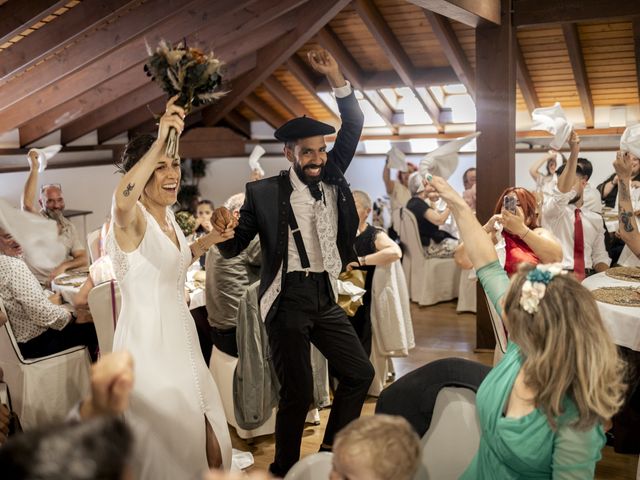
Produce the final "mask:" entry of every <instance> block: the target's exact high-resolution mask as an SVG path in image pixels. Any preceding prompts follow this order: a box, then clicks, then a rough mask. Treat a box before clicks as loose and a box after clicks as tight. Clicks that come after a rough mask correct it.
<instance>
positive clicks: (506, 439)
mask: <svg viewBox="0 0 640 480" xmlns="http://www.w3.org/2000/svg"><path fill="white" fill-rule="evenodd" d="M478 279H479V280H480V282H481V283H482V286H483V288H484V290H485V292H486V293H487V296H488V297H489V299H490V300H491V302H493V304H494V305H495V307H496V311H498V312H499V313H500V314H502V306H501V305H500V300H501V298H502V296H503V295H504V294H505V293H506V291H507V289H508V287H509V278H508V277H507V274H506V273H505V271H504V269H503V268H502V267H501V266H500V263H499V262H498V261H495V262H492V263H490V264H488V265H485V266H484V267H482V268H481V269H479V270H478ZM521 367H522V356H521V354H520V348H519V347H518V346H517V345H516V344H515V343H513V342H509V345H508V347H507V352H506V354H505V355H504V357H503V358H502V360H501V361H500V363H499V364H498V365H497V366H496V367H495V368H493V370H491V372H490V373H489V375H487V377H486V378H485V379H484V381H483V382H482V384H481V385H480V388H479V389H478V394H477V396H476V405H477V412H478V418H479V420H480V428H481V429H482V435H481V438H480V446H479V448H478V452H477V453H476V456H475V457H474V458H473V460H472V461H471V464H470V465H469V466H468V467H467V470H466V471H465V473H464V474H463V475H462V477H460V478H461V479H493V478H496V479H500V480H507V479H516V478H517V479H554V480H555V479H558V480H566V479H576V480H578V479H579V480H584V479H588V478H593V475H594V470H595V465H596V462H598V460H600V457H601V454H600V451H601V449H602V447H603V446H604V444H605V436H604V431H603V428H602V425H600V424H598V425H596V426H594V427H592V428H590V429H588V430H586V431H580V430H576V429H575V428H572V427H571V426H570V425H569V424H570V423H571V422H572V421H575V419H576V418H577V416H578V411H577V408H576V406H575V404H574V403H573V401H572V400H571V399H570V398H569V397H568V396H566V397H565V399H564V401H563V409H564V413H563V414H562V415H561V416H560V417H559V418H557V419H556V422H557V424H558V427H557V429H556V430H555V431H554V430H552V429H551V426H550V425H549V422H548V421H547V417H546V416H545V414H544V413H543V412H542V411H541V410H540V409H536V410H534V411H533V412H531V413H529V414H528V415H526V416H524V417H521V418H510V417H505V416H504V412H505V410H506V406H507V402H508V400H509V395H510V393H511V389H512V388H513V384H514V382H515V379H516V376H517V375H518V372H519V371H520V368H521Z"/></svg>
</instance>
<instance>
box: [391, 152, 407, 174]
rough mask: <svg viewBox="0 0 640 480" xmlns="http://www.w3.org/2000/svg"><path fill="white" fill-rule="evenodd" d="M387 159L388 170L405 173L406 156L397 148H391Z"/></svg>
mask: <svg viewBox="0 0 640 480" xmlns="http://www.w3.org/2000/svg"><path fill="white" fill-rule="evenodd" d="M387 157H389V168H395V169H396V170H400V171H401V172H406V171H407V156H406V155H405V154H404V153H403V152H402V151H401V150H400V149H399V148H398V147H391V150H389V151H388V152H387Z"/></svg>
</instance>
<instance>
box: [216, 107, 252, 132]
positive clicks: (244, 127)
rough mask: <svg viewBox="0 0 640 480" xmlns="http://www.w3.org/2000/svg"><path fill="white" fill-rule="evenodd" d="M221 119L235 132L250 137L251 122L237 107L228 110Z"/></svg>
mask: <svg viewBox="0 0 640 480" xmlns="http://www.w3.org/2000/svg"><path fill="white" fill-rule="evenodd" d="M223 120H224V121H225V122H226V123H227V124H228V125H229V126H230V127H231V128H232V129H233V130H235V131H236V132H238V133H240V134H241V135H244V136H245V137H246V138H251V122H250V121H249V119H248V118H246V117H245V116H244V115H242V114H241V113H240V112H239V111H238V110H237V109H236V110H232V111H231V112H229V114H228V115H227V116H225V117H224V119H223Z"/></svg>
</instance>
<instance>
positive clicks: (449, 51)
mask: <svg viewBox="0 0 640 480" xmlns="http://www.w3.org/2000/svg"><path fill="white" fill-rule="evenodd" d="M423 11H424V14H425V16H426V17H427V20H429V24H430V25H431V30H433V33H434V34H435V36H436V38H437V39H438V42H439V43H440V46H441V47H442V49H443V51H444V54H445V56H446V57H447V60H449V63H450V64H451V67H453V70H454V71H455V72H456V75H457V76H458V78H459V79H460V82H461V83H462V84H463V85H464V86H465V87H466V88H467V91H468V92H469V95H471V98H473V100H474V101H475V99H476V78H475V77H476V74H475V72H474V71H473V67H472V66H471V63H469V59H468V58H467V55H466V53H465V52H464V50H463V48H462V45H460V41H459V40H458V37H457V35H456V32H455V30H454V29H453V27H452V26H451V22H450V21H449V19H448V18H446V17H443V16H442V15H439V14H437V13H434V12H431V11H429V10H423Z"/></svg>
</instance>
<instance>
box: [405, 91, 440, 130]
mask: <svg viewBox="0 0 640 480" xmlns="http://www.w3.org/2000/svg"><path fill="white" fill-rule="evenodd" d="M412 91H413V94H414V95H415V96H416V98H417V99H418V101H419V102H420V105H422V108H424V110H425V111H426V112H427V113H428V114H429V117H431V121H432V122H433V125H434V126H435V127H436V128H437V129H438V132H440V133H442V132H444V125H443V124H442V122H441V121H440V115H441V114H442V110H440V106H439V105H438V103H437V102H436V101H435V99H434V98H433V95H431V91H430V90H429V89H428V88H427V89H426V92H424V93H423V92H420V91H419V90H418V89H415V88H413V89H412Z"/></svg>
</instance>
